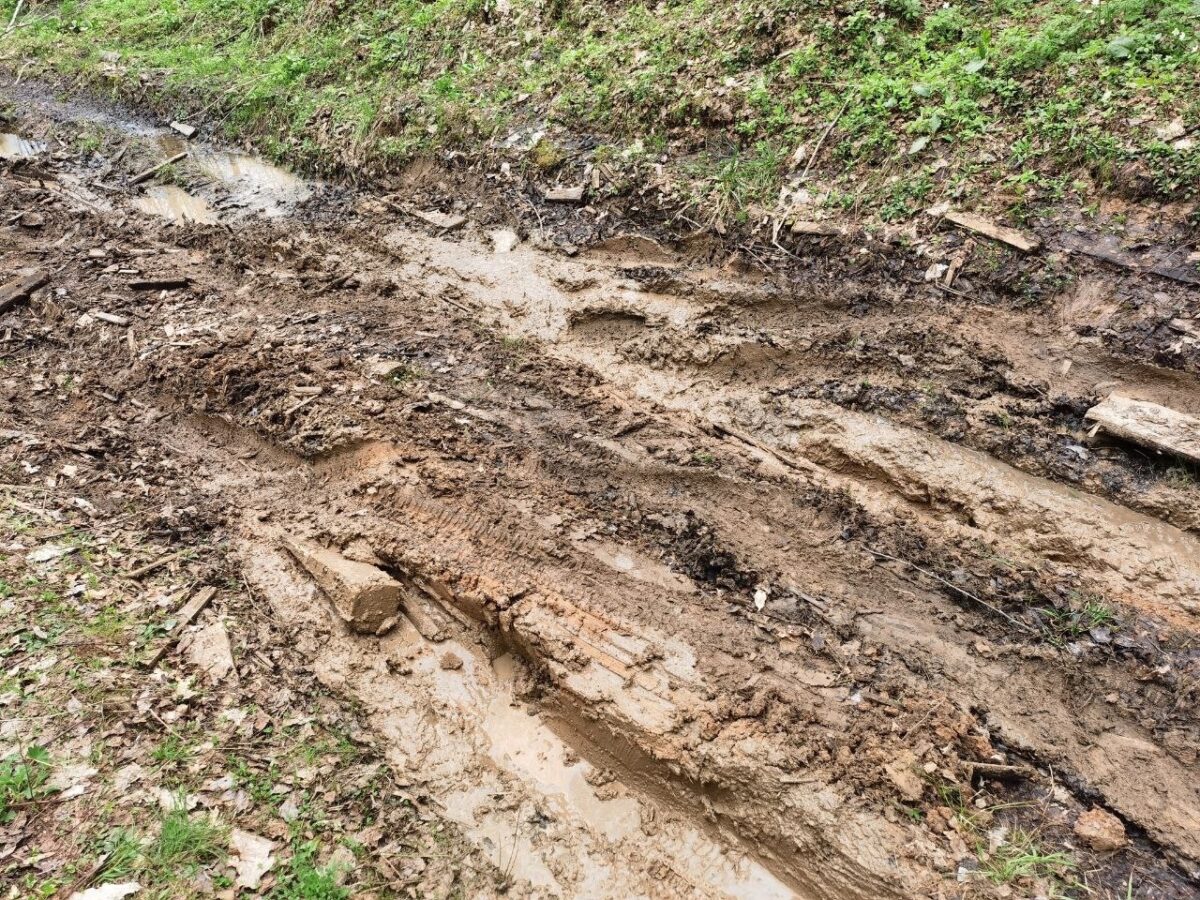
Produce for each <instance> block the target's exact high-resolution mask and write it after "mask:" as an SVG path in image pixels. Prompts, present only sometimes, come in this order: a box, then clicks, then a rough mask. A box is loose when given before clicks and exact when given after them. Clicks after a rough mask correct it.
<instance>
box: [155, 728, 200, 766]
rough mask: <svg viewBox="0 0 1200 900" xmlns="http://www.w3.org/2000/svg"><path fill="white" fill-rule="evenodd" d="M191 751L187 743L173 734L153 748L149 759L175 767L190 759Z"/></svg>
mask: <svg viewBox="0 0 1200 900" xmlns="http://www.w3.org/2000/svg"><path fill="white" fill-rule="evenodd" d="M191 756H192V751H191V748H189V747H188V745H187V743H186V742H185V741H184V740H183V738H181V737H180V736H179V735H178V734H176V733H175V732H171V733H170V734H168V735H167V738H166V740H164V741H163V742H162V743H161V744H159V745H158V746H157V747H155V748H154V750H153V751H152V752H151V753H150V758H151V759H153V760H154V761H155V762H157V763H162V764H163V765H175V764H177V763H182V762H187V761H188V760H189V759H191Z"/></svg>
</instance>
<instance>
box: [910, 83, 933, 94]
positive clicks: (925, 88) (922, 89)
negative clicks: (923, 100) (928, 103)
mask: <svg viewBox="0 0 1200 900" xmlns="http://www.w3.org/2000/svg"><path fill="white" fill-rule="evenodd" d="M912 92H913V93H914V94H916V95H917V96H918V97H932V96H933V88H932V87H930V86H929V85H928V84H926V83H925V82H923V81H918V82H916V83H914V84H913V86H912Z"/></svg>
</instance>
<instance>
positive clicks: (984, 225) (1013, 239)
mask: <svg viewBox="0 0 1200 900" xmlns="http://www.w3.org/2000/svg"><path fill="white" fill-rule="evenodd" d="M946 219H947V220H948V221H950V222H953V223H954V224H955V225H957V226H958V227H959V228H965V229H967V231H974V232H975V233H976V234H982V235H983V236H984V237H990V238H991V239H992V240H994V241H1000V242H1001V243H1003V244H1008V245H1009V246H1010V247H1016V248H1017V249H1018V250H1020V251H1021V252H1022V253H1032V252H1033V251H1034V250H1037V249H1038V248H1039V247H1041V246H1042V242H1041V240H1040V239H1039V238H1037V237H1034V236H1033V235H1029V234H1025V232H1023V231H1017V230H1016V229H1015V228H1009V227H1008V226H1006V225H997V224H996V223H995V222H993V221H991V220H990V219H985V218H984V217H983V216H977V215H975V214H974V213H967V212H955V211H953V210H951V211H950V212H948V213H946Z"/></svg>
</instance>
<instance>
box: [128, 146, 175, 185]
mask: <svg viewBox="0 0 1200 900" xmlns="http://www.w3.org/2000/svg"><path fill="white" fill-rule="evenodd" d="M187 157H188V154H187V151H186V150H185V151H184V152H183V153H176V154H175V155H174V156H172V157H171V158H170V159H167V160H164V161H163V162H160V163H159V164H158V165H157V166H151V167H150V168H149V169H146V171H144V172H139V173H138V174H137V175H134V176H133V177H132V178H130V179H129V185H130V187H132V186H133V185H135V184H141V183H142V182H143V181H149V180H150V179H151V178H153V177H154V176H155V175H157V174H158V173H159V172H161V171H162V170H163V169H165V168H166V167H167V166H173V165H175V163H177V162H182V161H183V160H185V159H187Z"/></svg>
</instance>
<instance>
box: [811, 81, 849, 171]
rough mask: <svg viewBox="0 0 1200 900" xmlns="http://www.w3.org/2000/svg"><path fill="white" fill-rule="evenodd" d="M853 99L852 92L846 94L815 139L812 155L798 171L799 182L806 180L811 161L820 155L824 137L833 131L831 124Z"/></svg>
mask: <svg viewBox="0 0 1200 900" xmlns="http://www.w3.org/2000/svg"><path fill="white" fill-rule="evenodd" d="M853 99H854V95H853V94H849V95H847V97H846V102H845V103H843V104H842V108H841V109H839V110H838V111H837V115H836V116H834V117H833V119H832V121H830V123H829V124H828V125H827V126H826V127H825V131H824V132H822V134H821V139H820V140H819V141H817V146H816V147H815V148H813V152H812V155H811V156H809V158H808V162H807V163H806V164H805V166H804V171H803V172H801V173H800V181H801V183H803V182H805V181H807V180H808V173H809V171H810V170H811V169H812V167H813V163H815V162H816V161H817V157H818V156H820V155H821V148H822V147H823V146H825V139H826V138H827V137H829V132H831V131H833V126H834V125H836V124H837V123H838V119H840V118H841V117H842V113H844V112H845V111H846V108H847V107H848V106H849V105H850V101H851V100H853Z"/></svg>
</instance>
